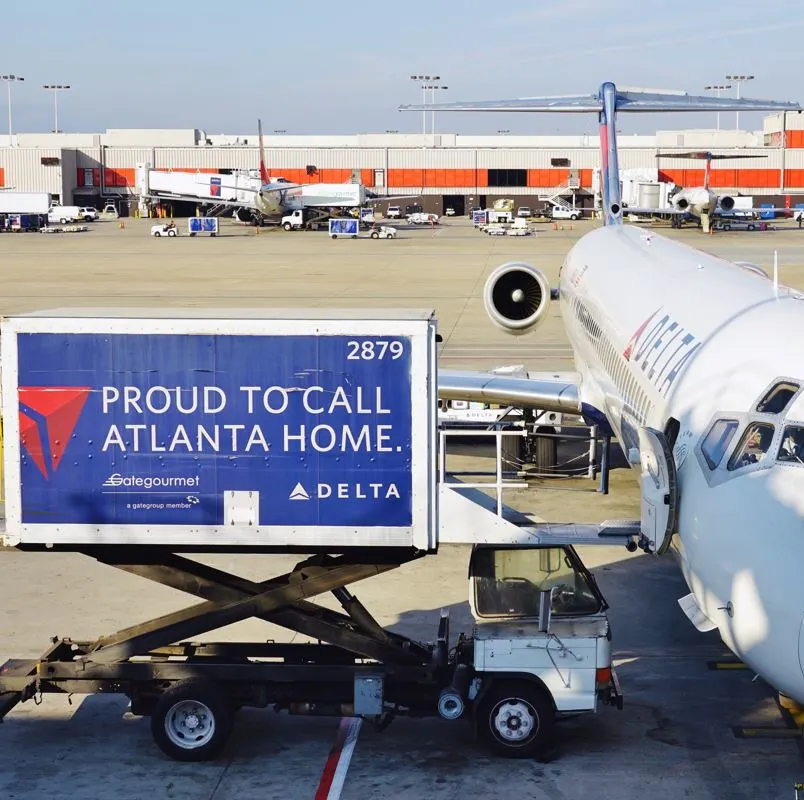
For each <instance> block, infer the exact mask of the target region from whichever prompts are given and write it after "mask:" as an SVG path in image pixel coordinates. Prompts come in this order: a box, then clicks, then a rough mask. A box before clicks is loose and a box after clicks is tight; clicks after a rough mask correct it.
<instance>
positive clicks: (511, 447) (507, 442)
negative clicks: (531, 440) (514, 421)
mask: <svg viewBox="0 0 804 800" xmlns="http://www.w3.org/2000/svg"><path fill="white" fill-rule="evenodd" d="M503 430H504V431H516V430H520V429H519V428H518V427H517V426H516V425H505V426H503ZM500 450H501V452H500V458H501V459H502V468H503V469H504V470H506V471H509V470H510V471H513V472H521V471H522V467H523V464H524V461H525V439H524V437H523V436H503V437H502V445H501V447H500Z"/></svg>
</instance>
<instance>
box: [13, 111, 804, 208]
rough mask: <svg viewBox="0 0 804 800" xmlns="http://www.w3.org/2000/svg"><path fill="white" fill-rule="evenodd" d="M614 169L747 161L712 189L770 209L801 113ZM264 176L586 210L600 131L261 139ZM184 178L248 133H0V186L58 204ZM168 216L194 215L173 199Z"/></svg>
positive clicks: (641, 143)
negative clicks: (160, 177) (139, 182)
mask: <svg viewBox="0 0 804 800" xmlns="http://www.w3.org/2000/svg"><path fill="white" fill-rule="evenodd" d="M619 143H620V168H621V170H622V171H623V173H624V174H625V173H629V174H633V175H638V176H640V179H641V180H646V181H650V180H654V181H658V182H668V183H674V184H676V185H679V186H682V187H690V186H700V185H702V184H703V179H704V169H703V166H704V162H702V161H690V160H686V159H680V158H672V157H668V156H665V155H663V156H662V157H661V158H657V155H658V154H667V153H670V154H672V153H673V152H676V153H682V152H688V151H691V150H710V151H714V152H717V153H718V154H729V153H734V154H735V155H740V156H743V157H744V156H746V155H753V156H756V161H754V160H753V159H745V158H741V159H739V160H737V159H735V160H734V161H731V160H729V159H725V160H718V161H715V162H713V165H712V173H711V186H712V188H713V189H715V190H717V191H723V192H724V193H729V194H736V195H744V196H754V197H756V198H757V199H756V202H757V203H760V202H762V203H769V204H773V205H776V206H777V207H784V206H789V205H792V206H795V205H797V204H798V203H801V202H804V114H802V113H801V112H787V113H784V114H774V115H770V116H768V117H766V118H765V120H764V125H763V130H762V131H758V132H749V131H738V130H731V131H724V130H718V131H715V130H678V131H658V132H657V133H656V134H654V135H648V136H643V135H625V136H621V137H620V139H619ZM265 149H266V157H267V162H268V163H267V166H268V171H269V172H270V174H271V175H272V176H282V177H284V178H286V179H287V180H289V181H292V182H294V183H340V182H344V183H345V182H349V181H355V180H359V181H360V182H362V183H363V184H364V185H365V186H366V187H367V188H369V189H370V190H371V191H372V192H373V193H374V194H376V195H378V196H380V197H382V196H384V195H412V196H418V195H421V198H422V199H421V200H420V201H419V202H420V203H421V205H422V206H423V208H424V210H426V211H433V212H435V213H438V214H442V213H443V212H444V210H445V209H446V208H448V207H451V208H452V209H453V210H454V211H455V213H456V214H462V213H466V212H467V211H468V209H470V208H471V207H473V206H477V207H481V208H483V207H486V206H489V205H491V204H492V203H493V201H494V200H495V199H498V198H503V197H505V198H512V199H513V200H514V202H515V203H517V204H521V205H528V206H531V207H534V208H539V207H540V206H541V205H543V203H544V202H545V201H547V200H549V199H551V198H555V197H562V196H563V197H568V196H569V195H574V200H575V202H576V203H577V204H578V205H579V206H582V207H591V206H593V205H594V200H595V191H596V188H597V176H596V168H597V166H598V164H599V161H600V155H599V142H598V137H597V136H593V135H582V136H516V135H505V134H500V135H493V136H474V135H472V136H466V135H461V134H447V133H441V134H427V135H423V134H399V133H386V134H357V135H353V136H296V135H274V136H266V137H265ZM137 164H150V166H151V167H152V168H153V169H157V170H173V171H181V172H191V173H202V174H203V173H233V172H237V171H240V170H255V169H257V168H258V165H259V148H258V143H257V136H256V134H247V135H238V136H235V135H225V134H219V135H209V134H207V133H205V132H204V131H202V130H197V129H182V130H156V129H141V130H139V129H138V130H134V129H132V130H122V129H117V130H107V131H106V133H97V134H92V133H89V134H82V133H58V134H54V133H27V134H26V133H19V134H14V135H13V136H0V190H1V189H8V190H12V191H23V192H49V193H51V194H52V195H54V197H55V198H56V199H58V200H59V201H61V202H62V203H64V204H75V205H94V206H96V207H98V208H100V207H102V206H103V205H105V204H106V203H107V202H108V201H113V202H115V204H116V205H117V206H118V208H119V209H120V212H121V213H122V214H124V215H125V214H127V213H129V211H130V210H131V212H132V213H133V209H135V208H136V207H137V205H138V197H137V186H136V165H137ZM178 206H187V208H184V207H179V208H176V209H175V211H176V213H177V214H182V213H193V208H192V205H191V204H188V203H179V204H178Z"/></svg>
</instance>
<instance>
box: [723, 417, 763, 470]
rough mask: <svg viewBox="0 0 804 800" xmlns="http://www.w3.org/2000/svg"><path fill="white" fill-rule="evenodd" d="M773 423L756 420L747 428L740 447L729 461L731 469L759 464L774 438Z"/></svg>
mask: <svg viewBox="0 0 804 800" xmlns="http://www.w3.org/2000/svg"><path fill="white" fill-rule="evenodd" d="M773 431H774V428H773V425H768V424H767V423H765V422H754V423H752V424H751V425H749V426H748V427H747V428H746V429H745V433H744V434H743V438H742V440H741V441H740V445H739V447H738V448H737V449H736V450H735V451H734V455H733V456H732V457H731V460H730V461H729V469H730V470H734V469H741V468H742V467H747V466H748V465H749V464H758V463H759V462H760V461H762V459H763V458H765V454H766V453H767V452H768V450H769V449H770V445H771V440H772V439H773Z"/></svg>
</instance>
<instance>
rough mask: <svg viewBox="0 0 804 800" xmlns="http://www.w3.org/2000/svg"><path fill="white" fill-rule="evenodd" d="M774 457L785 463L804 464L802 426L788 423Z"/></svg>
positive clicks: (803, 432)
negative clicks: (777, 453)
mask: <svg viewBox="0 0 804 800" xmlns="http://www.w3.org/2000/svg"><path fill="white" fill-rule="evenodd" d="M776 459H777V460H778V461H782V462H784V463H787V464H804V428H802V427H801V426H800V425H788V426H787V427H786V428H785V429H784V435H783V436H782V443H781V445H780V446H779V455H778V456H776Z"/></svg>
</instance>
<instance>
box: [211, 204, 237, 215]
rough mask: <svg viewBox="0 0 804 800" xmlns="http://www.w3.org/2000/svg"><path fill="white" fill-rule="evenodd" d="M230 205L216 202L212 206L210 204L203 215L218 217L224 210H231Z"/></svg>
mask: <svg viewBox="0 0 804 800" xmlns="http://www.w3.org/2000/svg"><path fill="white" fill-rule="evenodd" d="M231 208H232V206H231V205H229V204H227V203H218V204H216V205H214V206H210V207H209V208H208V209H207V210H206V212H205V214H204V216H205V217H219V216H220V215H221V214H223V212H224V211H227V210H228V211H231Z"/></svg>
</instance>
